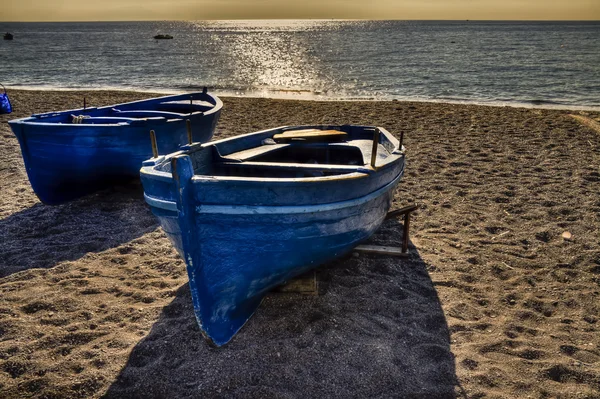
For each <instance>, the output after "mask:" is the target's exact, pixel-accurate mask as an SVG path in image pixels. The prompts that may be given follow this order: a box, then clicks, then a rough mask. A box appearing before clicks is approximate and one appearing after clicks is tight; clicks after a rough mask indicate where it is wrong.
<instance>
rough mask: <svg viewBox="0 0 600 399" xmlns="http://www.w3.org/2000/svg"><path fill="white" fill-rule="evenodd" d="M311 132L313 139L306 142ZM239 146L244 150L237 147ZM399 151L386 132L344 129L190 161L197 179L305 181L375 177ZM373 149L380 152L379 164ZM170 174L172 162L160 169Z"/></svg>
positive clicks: (257, 139)
mask: <svg viewBox="0 0 600 399" xmlns="http://www.w3.org/2000/svg"><path fill="white" fill-rule="evenodd" d="M308 130H311V131H312V133H314V134H313V135H310V136H307V133H308V132H307V131H308ZM374 140H376V143H377V144H376V145H374ZM236 141H237V142H236ZM240 143H241V144H242V145H236V144H240ZM230 144H233V145H230ZM243 144H245V145H243ZM398 148H399V146H398V142H397V140H395V139H394V138H393V137H392V136H391V135H390V134H389V133H387V132H385V133H382V132H380V131H379V130H378V129H377V130H376V129H374V128H366V127H365V128H362V129H356V127H350V126H348V127H345V126H343V127H339V128H338V129H312V128H311V129H298V130H288V131H286V132H284V133H283V134H282V133H277V132H275V133H274V134H273V133H272V132H271V134H266V135H255V136H254V137H252V136H250V137H248V139H247V140H244V139H241V140H231V141H227V140H226V141H223V142H220V143H219V142H217V143H215V144H214V145H209V146H206V147H202V150H200V151H194V150H192V151H190V154H189V155H190V157H191V159H192V163H193V165H194V172H195V174H196V175H205V176H215V177H250V178H301V177H322V176H335V175H343V174H350V173H356V172H359V173H365V174H370V173H373V172H374V171H375V168H374V167H373V163H374V164H375V165H377V164H380V165H381V164H382V163H383V162H384V161H385V159H386V158H388V157H389V156H390V155H391V154H392V153H393V152H394V151H396V150H398ZM373 149H375V151H376V154H375V158H374V159H372V156H371V155H372V153H373ZM170 168H171V165H170V162H166V163H163V165H162V168H161V169H162V170H163V171H165V172H170Z"/></svg>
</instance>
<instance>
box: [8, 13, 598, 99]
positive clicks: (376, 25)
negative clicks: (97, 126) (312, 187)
mask: <svg viewBox="0 0 600 399" xmlns="http://www.w3.org/2000/svg"><path fill="white" fill-rule="evenodd" d="M0 31H2V32H5V31H9V32H12V33H13V34H14V35H15V38H14V40H13V41H0V60H2V61H1V63H0V83H4V84H5V85H7V86H10V87H27V88H62V89H80V88H85V89H90V88H97V89H104V88H112V89H135V90H149V91H163V92H179V91H188V90H196V89H198V88H201V87H203V86H208V87H210V88H211V89H212V90H214V91H216V92H217V93H218V94H223V95H249V96H266V97H294V98H295V97H298V98H315V99H400V100H419V101H449V102H473V103H484V104H505V105H511V104H515V105H526V104H528V105H535V106H555V107H560V108H577V107H582V108H589V109H600V51H599V49H600V23H598V22H467V21H463V22H433V21H427V22H425V21H337V20H332V21H318V20H317V21H313V20H300V21H196V22H193V21H190V22H184V21H172V22H126V23H124V22H95V23H0ZM158 33H166V34H171V35H173V36H174V39H173V40H154V39H153V36H154V35H156V34H158Z"/></svg>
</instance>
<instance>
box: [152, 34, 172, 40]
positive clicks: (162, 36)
mask: <svg viewBox="0 0 600 399" xmlns="http://www.w3.org/2000/svg"><path fill="white" fill-rule="evenodd" d="M154 38H155V39H156V40H169V39H172V38H173V36H171V35H156V36H154Z"/></svg>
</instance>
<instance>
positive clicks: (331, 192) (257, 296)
mask: <svg viewBox="0 0 600 399" xmlns="http://www.w3.org/2000/svg"><path fill="white" fill-rule="evenodd" d="M404 159H405V155H404V147H403V146H402V144H401V143H399V141H398V140H397V139H396V138H394V137H393V136H392V135H391V134H390V133H389V132H387V131H386V130H385V129H382V128H376V127H369V126H353V125H345V126H289V127H280V128H276V129H271V130H265V131H261V132H257V133H251V134H247V135H243V136H238V137H234V138H230V139H226V140H221V141H216V142H212V143H207V144H199V143H196V144H192V145H190V146H186V147H183V148H182V151H180V152H177V153H174V154H170V155H166V156H159V157H157V158H153V159H150V160H148V161H146V162H144V167H143V168H142V170H141V178H142V184H143V186H144V197H145V199H146V202H147V203H148V204H149V205H150V206H151V208H152V211H153V213H154V214H155V215H156V216H158V219H159V221H160V224H161V226H162V228H163V230H164V231H165V232H166V234H167V236H168V237H169V239H170V240H171V242H172V243H173V245H174V246H175V248H177V250H178V251H179V254H180V255H181V256H182V257H183V259H185V262H186V265H187V271H188V276H189V284H190V288H191V293H192V299H193V303H194V310H195V314H196V318H197V321H198V324H199V326H200V329H201V331H202V332H203V334H204V336H205V337H206V338H207V339H208V340H209V342H211V343H213V344H214V345H217V346H221V345H224V344H226V343H227V342H229V341H230V340H231V338H232V337H233V336H234V335H235V334H236V333H237V332H238V331H239V329H240V328H241V327H242V326H243V325H244V323H245V322H246V321H247V320H248V319H249V318H250V317H251V316H252V314H253V313H254V311H255V310H256V309H257V307H258V306H259V304H260V302H261V301H262V299H263V297H264V296H265V294H266V293H267V292H268V291H269V290H271V289H272V288H274V287H275V286H277V285H280V284H282V283H284V282H285V281H287V280H289V279H291V278H293V277H295V276H297V275H299V274H301V273H304V272H306V271H308V270H310V269H312V268H314V267H317V266H318V265H321V264H323V263H325V262H328V261H331V260H333V259H335V258H338V257H340V256H342V255H344V254H346V253H348V252H349V251H351V250H352V249H353V248H354V247H355V246H356V245H357V244H358V243H360V242H361V241H363V240H365V239H367V238H368V237H369V236H370V235H371V234H373V233H374V232H375V230H377V228H378V227H379V226H380V225H381V223H382V222H383V220H384V218H385V216H386V213H387V211H388V210H389V208H390V205H391V202H392V199H393V196H394V190H395V188H396V186H397V184H398V183H399V181H400V179H401V177H402V176H403V174H404V163H405V162H404Z"/></svg>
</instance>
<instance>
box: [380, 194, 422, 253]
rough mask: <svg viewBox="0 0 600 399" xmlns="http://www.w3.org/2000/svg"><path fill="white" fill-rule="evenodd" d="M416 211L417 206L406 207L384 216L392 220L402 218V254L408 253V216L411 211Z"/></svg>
mask: <svg viewBox="0 0 600 399" xmlns="http://www.w3.org/2000/svg"><path fill="white" fill-rule="evenodd" d="M417 209H419V205H417V204H413V205H408V206H405V207H403V208H400V209H396V210H393V211H391V212H388V214H387V215H386V216H385V218H386V219H392V218H396V217H400V216H404V234H403V237H402V253H403V254H405V253H407V252H408V238H409V232H410V214H411V213H412V212H413V211H416V210H417Z"/></svg>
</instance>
